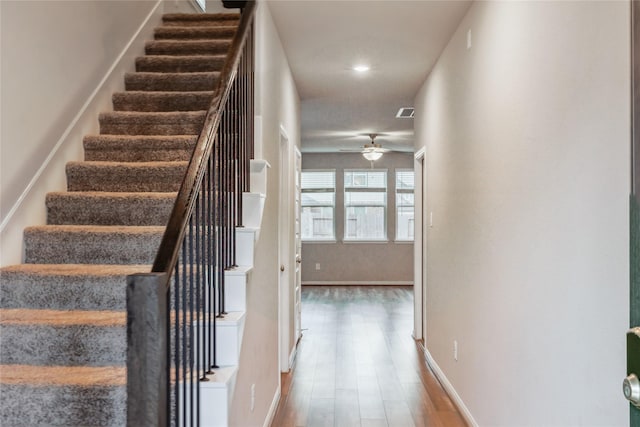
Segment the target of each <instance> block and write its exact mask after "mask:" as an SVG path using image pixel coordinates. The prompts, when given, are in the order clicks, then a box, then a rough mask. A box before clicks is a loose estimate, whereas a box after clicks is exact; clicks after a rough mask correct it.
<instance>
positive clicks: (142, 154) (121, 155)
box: [84, 147, 193, 162]
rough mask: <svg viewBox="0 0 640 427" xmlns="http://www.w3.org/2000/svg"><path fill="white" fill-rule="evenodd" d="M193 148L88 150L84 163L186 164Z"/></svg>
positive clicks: (85, 153)
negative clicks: (176, 162)
mask: <svg viewBox="0 0 640 427" xmlns="http://www.w3.org/2000/svg"><path fill="white" fill-rule="evenodd" d="M192 152H193V148H192V147H190V148H188V149H182V150H161V149H157V150H153V149H139V150H134V149H131V150H127V151H123V150H118V149H115V148H114V149H108V148H103V149H89V150H85V152H84V159H85V160H86V161H94V162H175V161H178V162H187V161H189V159H191V153H192Z"/></svg>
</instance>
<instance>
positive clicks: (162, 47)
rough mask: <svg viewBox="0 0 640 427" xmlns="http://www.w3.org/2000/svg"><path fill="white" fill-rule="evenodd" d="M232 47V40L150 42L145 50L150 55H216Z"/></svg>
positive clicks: (146, 44)
mask: <svg viewBox="0 0 640 427" xmlns="http://www.w3.org/2000/svg"><path fill="white" fill-rule="evenodd" d="M230 46H231V40H150V41H148V42H146V43H145V46H144V50H145V53H146V54H148V55H181V56H183V55H214V54H216V53H225V52H227V51H228V50H229V47H230Z"/></svg>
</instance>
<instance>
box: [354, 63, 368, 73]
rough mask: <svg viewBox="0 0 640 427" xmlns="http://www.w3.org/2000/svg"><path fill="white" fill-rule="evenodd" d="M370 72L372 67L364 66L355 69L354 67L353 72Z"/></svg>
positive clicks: (357, 66)
mask: <svg viewBox="0 0 640 427" xmlns="http://www.w3.org/2000/svg"><path fill="white" fill-rule="evenodd" d="M369 70H370V67H369V66H368V65H364V64H360V65H356V66H355V67H353V71H355V72H357V73H366V72H367V71H369Z"/></svg>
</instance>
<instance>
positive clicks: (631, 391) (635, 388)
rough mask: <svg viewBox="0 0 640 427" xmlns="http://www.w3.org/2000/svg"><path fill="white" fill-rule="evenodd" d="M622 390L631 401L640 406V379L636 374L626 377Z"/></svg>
mask: <svg viewBox="0 0 640 427" xmlns="http://www.w3.org/2000/svg"><path fill="white" fill-rule="evenodd" d="M622 392H623V393H624V397H626V398H627V400H628V401H629V402H631V403H632V404H633V405H635V406H640V380H638V377H637V376H636V374H629V375H628V376H627V378H625V379H624V381H623V382H622Z"/></svg>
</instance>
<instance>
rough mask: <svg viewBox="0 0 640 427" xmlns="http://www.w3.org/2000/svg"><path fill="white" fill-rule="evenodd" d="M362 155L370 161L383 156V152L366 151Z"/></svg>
mask: <svg viewBox="0 0 640 427" xmlns="http://www.w3.org/2000/svg"><path fill="white" fill-rule="evenodd" d="M362 156H363V157H364V158H365V159H367V160H369V161H370V162H375V161H376V160H378V159H380V157H382V153H381V152H379V151H365V152H364V153H362Z"/></svg>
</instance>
